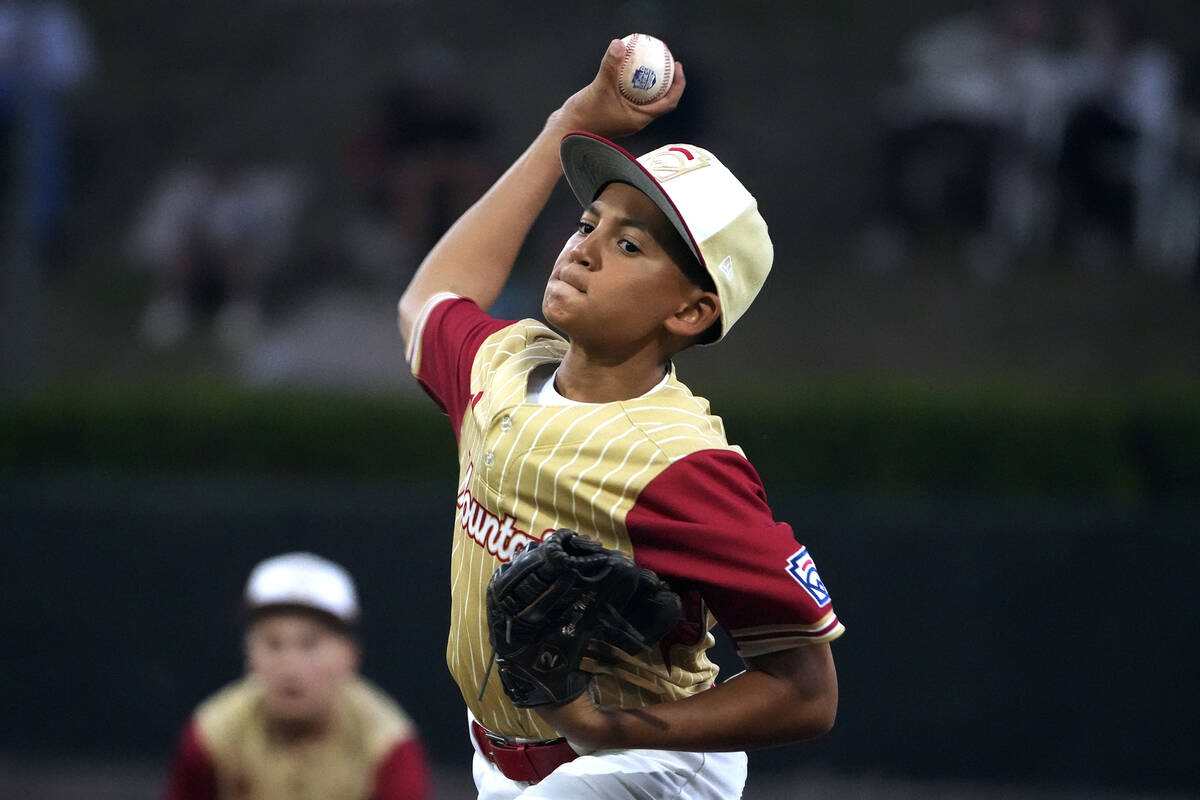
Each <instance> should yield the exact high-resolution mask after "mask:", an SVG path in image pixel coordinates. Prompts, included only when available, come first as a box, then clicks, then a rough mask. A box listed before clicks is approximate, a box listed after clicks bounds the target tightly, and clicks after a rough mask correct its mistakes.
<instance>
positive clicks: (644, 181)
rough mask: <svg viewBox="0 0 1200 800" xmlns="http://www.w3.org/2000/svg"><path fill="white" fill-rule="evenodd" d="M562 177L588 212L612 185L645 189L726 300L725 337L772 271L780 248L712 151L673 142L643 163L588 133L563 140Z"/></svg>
mask: <svg viewBox="0 0 1200 800" xmlns="http://www.w3.org/2000/svg"><path fill="white" fill-rule="evenodd" d="M559 157H560V158H561V160H562V167H563V174H565V175H566V177H567V184H568V185H569V186H570V187H571V191H572V192H574V193H575V197H576V198H577V199H578V200H579V202H580V203H582V204H583V205H584V206H587V205H588V204H590V203H591V202H592V201H593V200H595V199H596V196H597V195H599V193H600V192H601V191H602V190H603V189H604V187H605V186H606V185H607V184H609V183H612V182H613V181H620V182H622V183H628V184H631V185H632V186H634V187H635V188H637V189H639V190H641V191H642V192H643V193H644V194H645V195H646V196H647V197H649V198H650V199H651V200H652V201H653V202H654V204H655V205H657V206H658V207H659V209H660V210H661V211H662V212H663V214H665V215H666V217H667V219H668V220H670V221H671V224H672V225H674V226H675V230H677V231H679V235H680V236H681V237H683V241H684V242H686V243H687V246H688V248H689V249H691V251H692V253H693V254H694V255H695V256H696V258H697V259H698V260H699V261H700V264H701V265H702V266H703V267H704V269H705V270H706V271H707V272H708V274H709V275H711V276H712V279H713V283H714V284H715V285H716V287H717V296H718V297H719V298H721V335H720V336H718V337H717V339H718V340H719V339H721V338H724V336H725V334H726V333H728V332H729V329H730V328H732V327H733V324H734V323H735V322H737V321H738V319H740V318H741V316H742V314H744V313H746V309H748V308H749V307H750V303H752V302H753V301H754V298H755V297H757V296H758V292H759V290H760V289H762V286H763V283H764V282H765V281H766V280H767V274H768V273H769V272H770V271H771V260H772V258H773V255H774V248H773V247H772V245H771V237H770V236H769V235H768V233H767V223H766V222H765V221H764V220H763V218H762V216H761V215H760V214H759V213H758V202H757V201H756V200H755V199H754V197H753V195H751V194H750V192H749V191H747V189H746V187H745V186H743V185H742V184H741V182H740V181H739V180H738V179H737V178H736V177H734V175H733V173H732V172H730V171H729V169H728V168H727V167H725V165H724V164H722V163H721V162H720V161H719V160H718V159H717V157H716V156H714V155H713V154H712V153H710V152H709V151H707V150H705V149H703V148H700V147H696V146H695V145H691V144H668V145H663V146H662V147H660V148H658V149H657V150H652V151H650V152H649V153H646V154H645V155H643V156H641V157H640V158H637V157H634V155H633V154H632V153H630V152H628V151H627V150H625V149H624V148H622V147H620V146H618V145H616V144H614V143H612V142H610V141H609V140H607V139H605V138H603V137H601V136H597V135H595V134H593V133H587V132H585V131H574V132H572V133H568V134H567V135H566V136H564V137H563V139H562V142H561V144H560V146H559Z"/></svg>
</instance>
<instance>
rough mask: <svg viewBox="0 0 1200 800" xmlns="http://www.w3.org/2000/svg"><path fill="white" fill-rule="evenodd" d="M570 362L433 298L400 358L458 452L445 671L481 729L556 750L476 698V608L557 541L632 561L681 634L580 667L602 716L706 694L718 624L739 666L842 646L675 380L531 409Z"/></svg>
mask: <svg viewBox="0 0 1200 800" xmlns="http://www.w3.org/2000/svg"><path fill="white" fill-rule="evenodd" d="M567 348H568V343H567V342H566V340H565V339H563V338H562V337H561V336H560V335H558V334H557V333H555V332H554V331H552V330H550V329H549V328H547V327H546V326H545V325H543V324H541V323H539V322H536V321H534V320H522V321H519V322H507V321H502V320H497V319H494V318H492V317H490V316H488V315H487V314H485V313H484V312H483V311H481V310H480V309H479V307H478V306H477V305H475V303H473V302H472V301H470V300H468V299H465V298H460V297H457V296H455V295H451V294H440V295H437V296H435V297H432V298H430V300H429V302H428V303H427V304H426V306H425V308H424V309H423V310H422V312H421V314H420V316H419V317H418V319H417V321H416V324H415V326H414V329H413V334H412V337H411V340H410V342H409V350H408V353H407V357H408V361H409V365H410V367H411V368H412V371H413V374H414V375H415V376H416V377H417V379H418V381H419V382H420V384H421V386H422V387H423V388H424V389H425V391H426V392H427V393H428V394H429V395H430V396H431V397H432V398H433V399H434V400H435V401H436V402H437V403H438V405H439V406H440V407H441V408H442V410H444V411H445V412H446V413H447V414H448V415H449V416H450V420H451V422H452V424H453V427H454V432H455V435H456V438H457V440H458V451H459V464H460V466H459V483H458V494H457V513H456V514H455V520H454V534H453V536H454V540H453V546H452V551H451V552H452V555H451V571H450V580H451V616H450V635H449V639H448V642H447V647H446V660H447V664H448V665H449V667H450V671H451V673H452V674H453V676H454V678H455V681H456V682H457V683H458V686H459V689H460V691H461V692H462V695H463V699H464V700H465V701H466V703H467V706H468V708H469V709H470V711H471V713H472V714H473V715H474V716H475V718H476V719H477V720H479V722H480V723H481V724H482V725H484V726H485V727H486V728H488V729H489V730H492V731H494V732H496V733H499V734H501V735H503V736H506V737H520V738H527V739H552V738H555V737H556V736H557V733H556V732H555V731H554V729H553V728H551V727H550V726H549V725H547V724H546V723H545V722H544V721H542V720H541V718H540V717H539V716H538V715H537V714H536V713H534V712H533V711H531V710H528V709H519V708H516V707H515V706H513V705H512V704H511V703H510V702H509V700H508V698H507V696H506V695H505V694H504V690H503V687H502V685H501V682H500V680H499V679H498V678H493V679H491V680H487V681H486V686H485V678H486V677H487V675H488V673H489V661H490V656H491V645H490V642H489V639H488V629H487V618H486V609H485V601H484V597H485V591H486V588H487V584H488V581H489V580H490V578H491V576H492V574H493V572H494V571H495V570H496V569H497V568H498V567H499V566H500V565H501V564H502V563H504V562H506V561H508V560H510V559H511V558H512V557H513V555H514V553H516V552H517V550H518V549H519V548H521V547H523V546H525V545H526V544H528V543H529V542H530V541H533V540H540V539H541V538H542V537H543V536H545V535H546V534H548V533H549V532H551V531H553V530H555V529H557V528H563V527H565V528H571V529H573V530H577V531H579V532H581V533H584V534H587V535H590V536H592V537H594V538H597V539H599V540H600V542H601V543H602V544H603V545H604V546H605V547H609V548H613V549H617V550H620V551H622V552H624V553H627V554H629V555H630V556H632V557H633V558H634V560H635V561H636V562H637V563H638V564H640V565H642V566H645V567H648V568H650V569H653V570H654V571H655V572H657V573H658V574H659V575H660V576H661V577H662V578H663V579H665V580H666V581H668V582H669V583H670V585H671V587H672V588H673V589H674V590H675V591H676V592H678V593H679V594H680V596H681V598H682V599H683V607H684V618H683V620H682V621H681V623H680V624H679V626H677V627H676V629H675V630H674V631H672V632H671V633H670V634H669V635H668V637H667V638H666V639H664V641H663V642H662V643H660V646H659V647H657V648H652V649H651V650H650V651H649V652H647V653H643V654H641V655H639V656H636V657H635V656H631V655H628V654H623V653H616V654H614V659H615V663H605V664H597V663H590V662H585V668H587V669H588V670H589V671H594V672H596V673H598V674H597V676H596V680H595V686H596V692H597V694H598V702H600V703H601V704H604V705H611V706H618V707H625V708H629V707H640V706H645V705H650V704H653V703H658V702H662V701H665V700H674V699H679V698H682V697H685V696H688V695H690V694H693V693H696V692H699V691H703V690H705V689H708V688H709V687H711V686H712V685H713V681H714V680H715V678H716V674H717V668H716V666H715V665H714V664H713V663H712V662H711V661H710V660H709V659H708V658H707V656H706V651H707V650H708V648H709V647H711V646H712V644H713V643H714V641H715V640H714V638H713V636H712V633H711V629H712V627H713V625H714V623H715V621H719V622H720V623H721V625H722V626H723V628H724V629H725V630H726V631H727V632H728V633H729V634H730V636H731V638H732V639H733V641H734V642H735V644H736V645H737V647H738V650H739V652H740V653H741V654H742V655H745V656H754V655H758V654H762V653H767V652H772V651H775V650H782V649H786V648H790V647H794V646H796V645H800V644H811V643H817V642H827V641H831V640H832V639H835V638H837V637H838V636H839V635H841V633H842V632H843V627H842V624H841V622H840V621H839V620H838V618H837V616H836V614H835V613H834V611H833V606H832V602H831V599H830V596H829V592H828V591H827V590H826V588H825V585H824V583H823V582H822V581H821V579H820V576H819V574H818V573H817V571H816V567H815V565H814V563H813V561H812V558H811V556H810V555H809V554H808V551H807V549H806V548H804V547H801V546H800V545H798V544H797V542H796V540H795V537H794V536H793V534H792V530H791V528H790V527H788V526H787V525H785V524H783V523H778V522H776V521H775V520H774V519H773V518H772V515H771V512H770V509H769V507H768V506H767V503H766V494H765V491H764V490H763V487H762V483H761V481H760V480H759V477H758V475H757V473H756V472H755V471H754V469H753V467H752V466H751V465H750V462H749V461H747V459H746V457H745V455H744V454H743V452H742V450H741V449H740V448H738V447H736V446H733V445H730V444H729V443H728V442H727V441H726V438H725V431H724V427H723V425H722V422H721V420H720V418H719V417H716V416H714V415H712V414H711V413H710V412H709V405H708V402H707V401H706V400H704V399H703V398H701V397H697V396H695V395H693V394H692V392H691V391H690V390H689V389H688V388H687V387H686V386H685V385H684V384H683V383H681V382H680V381H679V380H678V379H677V377H676V376H675V372H674V368H672V369H671V370H670V372H669V374H668V375H667V376H666V377H665V379H664V380H663V382H662V383H660V384H659V386H657V387H656V388H655V389H653V390H651V391H650V392H648V393H647V394H645V395H643V396H641V397H636V398H632V399H630V400H624V401H619V402H611V403H572V402H569V401H564V402H563V403H552V404H546V403H542V402H538V399H539V398H538V396H537V393H536V390H537V386H538V379H539V376H549V375H551V374H552V371H553V369H554V367H555V366H556V365H557V364H558V363H560V362H561V361H562V359H563V357H564V355H565V354H566V352H567ZM551 379H552V378H551ZM531 391H532V392H533V394H532V395H531ZM606 661H607V660H606Z"/></svg>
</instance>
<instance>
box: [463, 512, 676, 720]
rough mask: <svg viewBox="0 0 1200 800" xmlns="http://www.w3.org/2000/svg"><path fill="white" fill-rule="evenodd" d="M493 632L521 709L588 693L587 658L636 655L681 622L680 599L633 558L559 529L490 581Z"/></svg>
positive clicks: (503, 676)
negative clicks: (609, 652) (613, 652)
mask: <svg viewBox="0 0 1200 800" xmlns="http://www.w3.org/2000/svg"><path fill="white" fill-rule="evenodd" d="M487 614H488V628H489V632H490V636H491V640H492V647H493V648H495V659H496V665H497V667H498V668H499V672H500V680H501V682H502V683H503V684H504V691H505V693H506V694H507V695H508V696H509V698H510V699H511V700H512V702H513V704H514V705H517V706H520V707H522V708H531V707H534V706H544V705H551V704H559V703H565V702H567V701H568V700H573V699H574V698H576V697H578V696H579V695H580V694H582V693H583V691H584V690H585V689H587V687H588V684H589V683H590V681H591V675H590V674H588V673H587V672H585V671H583V669H581V667H580V664H581V662H582V661H583V658H584V656H585V655H589V656H591V657H592V658H594V659H597V660H603V659H604V651H605V649H606V646H609V647H615V648H618V649H620V650H623V651H625V652H626V653H629V654H631V655H637V654H638V653H640V652H642V651H643V650H644V649H645V648H646V647H649V646H650V645H651V644H654V643H655V642H657V641H658V640H659V639H661V638H662V637H663V636H665V635H666V634H667V632H668V631H670V630H671V629H672V628H673V627H675V624H676V623H677V622H678V621H679V615H680V602H679V596H678V595H676V594H675V593H674V592H672V591H671V589H670V587H669V586H667V584H666V583H664V582H663V581H661V580H660V579H659V578H658V576H657V575H655V574H654V573H653V572H652V571H650V570H648V569H643V568H642V567H639V566H638V565H637V564H635V563H634V562H633V559H631V558H630V557H629V556H627V555H625V554H624V553H620V552H618V551H616V550H608V549H605V548H604V547H602V546H601V545H600V544H599V543H598V542H596V541H594V540H592V539H589V538H587V537H586V536H582V535H580V534H578V533H576V532H575V531H572V530H568V529H566V528H560V529H559V530H557V531H555V532H554V533H552V534H550V535H549V536H547V537H546V538H545V539H543V540H542V541H541V542H533V543H531V544H530V545H529V546H528V547H526V548H525V549H524V550H522V551H521V552H520V553H518V554H517V555H516V556H514V557H513V559H512V561H510V562H509V563H507V564H504V565H502V566H501V567H500V568H499V569H497V570H496V572H495V574H493V575H492V579H491V582H490V583H489V584H488V589H487Z"/></svg>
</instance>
